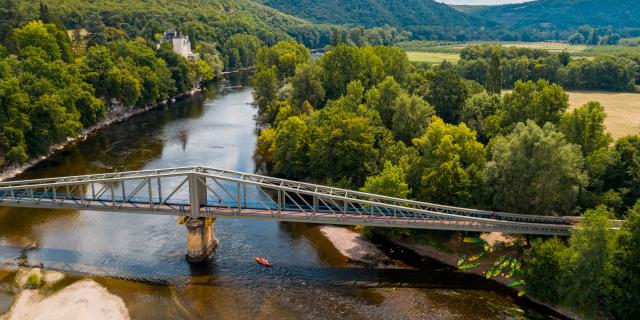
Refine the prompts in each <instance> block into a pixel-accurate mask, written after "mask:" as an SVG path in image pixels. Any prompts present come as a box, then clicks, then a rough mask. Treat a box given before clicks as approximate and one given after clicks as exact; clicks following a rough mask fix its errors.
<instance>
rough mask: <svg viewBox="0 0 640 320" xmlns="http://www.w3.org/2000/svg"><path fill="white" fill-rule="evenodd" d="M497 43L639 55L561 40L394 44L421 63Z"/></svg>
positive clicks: (619, 48)
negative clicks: (474, 45)
mask: <svg viewBox="0 0 640 320" xmlns="http://www.w3.org/2000/svg"><path fill="white" fill-rule="evenodd" d="M488 43H493V44H499V45H502V46H504V47H524V48H531V49H544V50H548V51H551V52H561V51H567V52H569V53H571V55H573V56H576V57H587V58H592V57H595V56H599V55H628V56H636V55H640V47H629V46H586V45H571V44H568V43H563V42H465V43H462V42H437V41H408V42H401V43H398V44H396V46H397V47H398V48H400V49H403V50H404V51H405V52H407V55H408V56H409V60H410V61H412V62H422V63H440V62H442V60H447V61H450V62H457V61H458V60H460V58H459V57H458V56H457V55H458V54H459V53H460V51H461V50H462V49H464V48H465V47H466V46H469V45H473V44H488Z"/></svg>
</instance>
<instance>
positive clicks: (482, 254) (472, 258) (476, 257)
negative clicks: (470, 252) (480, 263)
mask: <svg viewBox="0 0 640 320" xmlns="http://www.w3.org/2000/svg"><path fill="white" fill-rule="evenodd" d="M483 256H484V252H480V253H479V254H476V255H475V256H471V257H469V261H476V260H478V259H480V258H482V257H483Z"/></svg>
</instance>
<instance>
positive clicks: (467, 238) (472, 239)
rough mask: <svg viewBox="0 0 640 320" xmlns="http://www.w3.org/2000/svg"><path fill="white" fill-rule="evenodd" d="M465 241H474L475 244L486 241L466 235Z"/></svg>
mask: <svg viewBox="0 0 640 320" xmlns="http://www.w3.org/2000/svg"><path fill="white" fill-rule="evenodd" d="M463 241H464V242H465V243H474V244H481V243H483V242H484V240H482V239H480V238H476V237H464V239H463Z"/></svg>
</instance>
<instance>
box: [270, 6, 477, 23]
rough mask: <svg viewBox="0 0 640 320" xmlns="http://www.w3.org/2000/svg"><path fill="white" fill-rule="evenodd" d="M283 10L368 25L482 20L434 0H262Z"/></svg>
mask: <svg viewBox="0 0 640 320" xmlns="http://www.w3.org/2000/svg"><path fill="white" fill-rule="evenodd" d="M258 1H261V2H262V3H264V4H265V5H267V6H270V7H272V8H275V9H278V10H280V11H282V12H285V13H288V14H291V15H294V16H297V17H301V18H305V19H308V20H311V21H315V22H319V23H332V24H351V25H361V26H364V27H382V26H384V25H390V26H392V27H396V28H403V27H408V26H439V27H443V26H451V27H457V28H464V27H468V26H470V25H474V24H478V23H479V22H480V19H477V18H473V17H471V18H470V17H469V16H467V15H466V14H464V13H462V12H460V11H458V10H455V9H454V8H452V7H450V6H448V5H446V4H442V3H438V2H435V1H433V0H258Z"/></svg>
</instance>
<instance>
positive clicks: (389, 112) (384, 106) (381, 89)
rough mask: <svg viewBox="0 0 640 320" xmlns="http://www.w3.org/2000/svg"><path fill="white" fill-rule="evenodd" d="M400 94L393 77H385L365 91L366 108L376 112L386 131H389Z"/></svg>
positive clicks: (400, 89)
mask: <svg viewBox="0 0 640 320" xmlns="http://www.w3.org/2000/svg"><path fill="white" fill-rule="evenodd" d="M402 92H403V90H402V88H401V87H400V85H399V84H398V83H397V82H396V80H395V79H394V78H393V77H386V78H385V79H384V80H383V81H382V82H380V83H379V84H378V85H377V86H375V87H373V88H371V89H370V90H369V91H367V94H366V101H367V106H368V107H370V108H372V109H374V110H377V111H378V113H379V114H380V118H381V119H382V123H383V124H384V126H385V127H386V128H387V129H391V126H392V124H393V117H394V115H395V111H396V107H395V103H396V99H397V98H398V97H399V96H400V94H401V93H402Z"/></svg>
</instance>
